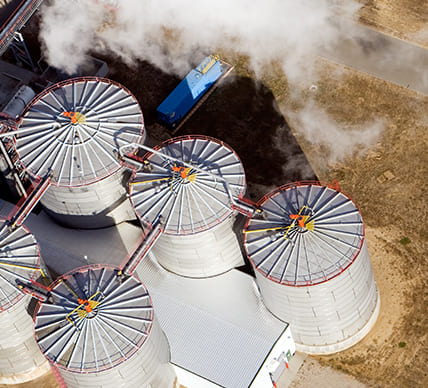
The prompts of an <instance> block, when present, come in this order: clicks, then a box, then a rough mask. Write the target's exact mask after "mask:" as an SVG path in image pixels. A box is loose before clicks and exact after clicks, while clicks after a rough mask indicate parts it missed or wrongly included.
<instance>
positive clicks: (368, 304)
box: [255, 241, 380, 354]
mask: <svg viewBox="0 0 428 388" xmlns="http://www.w3.org/2000/svg"><path fill="white" fill-rule="evenodd" d="M255 272H256V277H257V282H258V285H259V288H260V292H261V295H262V297H263V300H264V303H265V305H266V307H267V308H268V309H269V310H270V311H271V312H272V313H273V314H274V315H276V316H277V317H278V318H280V319H282V320H284V321H286V322H289V323H290V327H291V331H292V333H293V337H294V340H295V342H296V347H297V349H298V350H300V351H303V352H306V353H311V354H328V353H334V352H337V351H340V350H343V349H346V348H348V347H350V346H352V345H354V344H355V343H356V342H358V341H359V340H360V339H361V338H362V337H363V336H364V335H365V334H367V333H368V331H369V330H370V328H371V327H372V326H373V324H374V322H375V321H376V318H377V314H378V311H379V306H380V298H379V294H378V290H377V287H376V282H375V279H374V276H373V272H372V268H371V264H370V259H369V254H368V250H367V245H366V242H365V241H364V244H363V246H362V249H361V252H360V254H359V255H358V257H357V258H356V259H355V261H354V263H352V264H351V265H350V266H349V267H348V268H347V269H346V270H345V271H344V272H342V273H341V274H339V275H338V276H336V277H335V278H333V279H331V280H328V281H326V282H324V283H321V284H317V285H314V286H303V287H292V286H287V285H280V284H278V283H276V282H274V281H271V280H269V279H267V278H266V277H265V276H264V275H262V274H261V273H260V272H259V271H257V270H256V271H255Z"/></svg>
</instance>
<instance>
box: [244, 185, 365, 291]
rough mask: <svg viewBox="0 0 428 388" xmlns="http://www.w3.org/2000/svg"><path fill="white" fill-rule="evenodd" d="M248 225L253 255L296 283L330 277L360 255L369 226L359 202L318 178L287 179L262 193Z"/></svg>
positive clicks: (266, 271) (272, 273)
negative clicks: (295, 181) (308, 180)
mask: <svg viewBox="0 0 428 388" xmlns="http://www.w3.org/2000/svg"><path fill="white" fill-rule="evenodd" d="M258 206H259V208H260V209H261V210H262V212H261V213H259V214H256V215H255V216H254V217H252V218H249V219H248V222H247V225H246V228H245V230H244V245H245V248H246V250H247V254H248V257H249V258H250V260H251V261H252V262H253V264H254V266H255V267H256V269H257V270H258V271H260V272H261V273H262V274H263V275H264V276H266V277H268V278H269V279H271V280H273V281H275V282H278V283H280V284H286V285H291V286H307V285H315V284H319V283H322V282H324V281H327V280H329V279H331V278H333V277H335V276H337V275H338V274H340V273H341V272H343V271H344V270H345V269H346V268H347V267H348V266H350V265H351V264H352V263H353V261H354V260H355V258H356V257H357V256H358V254H359V252H360V250H361V247H362V244H363V240H364V226H363V221H362V218H361V214H360V212H359V209H358V208H357V206H356V205H355V204H354V203H353V202H352V200H351V199H349V198H348V197H347V196H346V195H344V194H343V193H341V192H339V191H336V190H333V189H331V188H329V187H325V186H322V185H320V184H318V183H308V184H303V185H300V184H295V185H285V186H282V187H280V188H278V189H276V190H274V191H273V192H271V193H269V194H268V195H266V196H265V197H263V198H262V200H261V201H259V203H258Z"/></svg>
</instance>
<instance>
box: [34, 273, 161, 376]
mask: <svg viewBox="0 0 428 388" xmlns="http://www.w3.org/2000/svg"><path fill="white" fill-rule="evenodd" d="M153 319H154V316H153V305H152V301H151V298H150V295H149V294H148V291H147V289H146V287H145V286H144V285H143V284H142V283H141V282H140V281H138V280H137V279H136V278H135V277H132V276H131V277H127V278H123V277H119V276H118V269H113V268H106V267H103V266H99V265H91V266H88V267H82V268H79V269H78V270H75V271H73V272H70V273H68V274H65V275H63V276H62V277H61V278H60V279H58V280H57V281H55V283H54V284H53V285H52V286H51V291H50V298H49V299H48V302H45V303H39V308H38V311H36V313H35V336H36V339H37V342H38V344H39V346H40V348H41V350H42V352H43V353H44V354H45V356H46V357H47V358H48V359H49V360H50V362H51V363H53V364H55V366H58V367H60V368H65V369H67V370H70V371H74V372H78V373H96V372H100V371H104V370H108V369H110V368H113V367H115V366H116V365H118V364H120V363H121V362H123V361H124V360H126V359H128V358H130V357H131V356H132V355H133V354H135V352H136V351H137V350H138V349H140V348H141V346H142V345H143V343H144V342H145V340H146V338H147V336H148V335H149V333H150V330H151V327H152V323H153Z"/></svg>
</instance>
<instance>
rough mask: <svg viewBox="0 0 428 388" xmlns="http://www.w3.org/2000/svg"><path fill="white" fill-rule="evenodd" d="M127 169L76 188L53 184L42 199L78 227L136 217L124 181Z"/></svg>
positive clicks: (68, 223) (56, 216)
mask: <svg viewBox="0 0 428 388" xmlns="http://www.w3.org/2000/svg"><path fill="white" fill-rule="evenodd" d="M129 175H130V174H129V172H128V171H127V170H126V169H125V168H121V169H120V170H119V171H116V172H114V173H113V174H112V175H110V176H108V177H107V178H104V179H102V180H100V181H98V182H95V183H91V184H87V185H83V186H75V187H64V186H55V185H51V186H50V187H49V189H48V190H47V192H46V193H45V194H44V196H43V197H42V199H41V203H42V205H43V206H44V207H45V209H46V210H47V213H48V214H49V215H51V216H52V217H53V218H54V219H56V220H57V221H58V222H59V223H61V224H64V225H66V226H70V227H75V228H102V227H106V226H112V225H115V224H118V223H120V222H123V221H126V220H132V219H135V218H136V217H135V213H134V210H133V209H132V206H131V203H130V202H129V199H128V198H127V197H126V193H127V189H126V188H125V187H126V186H125V184H127V181H128V180H129Z"/></svg>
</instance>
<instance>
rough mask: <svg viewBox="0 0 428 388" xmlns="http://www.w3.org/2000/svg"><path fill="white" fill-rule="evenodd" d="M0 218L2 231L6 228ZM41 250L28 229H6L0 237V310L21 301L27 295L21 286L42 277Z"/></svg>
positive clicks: (21, 227) (22, 227)
mask: <svg viewBox="0 0 428 388" xmlns="http://www.w3.org/2000/svg"><path fill="white" fill-rule="evenodd" d="M4 222H5V221H4V219H1V218H0V229H1V227H2V226H3V225H4ZM39 270H40V253H39V246H38V245H37V242H36V240H35V238H34V236H33V235H32V234H31V233H30V232H29V231H28V230H27V229H26V228H25V227H24V226H20V227H17V228H15V229H13V230H9V229H8V228H5V229H4V230H3V231H2V232H1V233H0V309H2V310H5V309H8V308H9V307H11V306H13V305H14V304H16V303H17V302H18V301H19V300H21V299H22V298H23V296H24V294H23V293H22V292H21V291H20V290H19V289H18V284H19V283H21V284H28V283H30V281H31V280H35V279H36V278H37V277H38V276H39V275H40V271H39Z"/></svg>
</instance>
